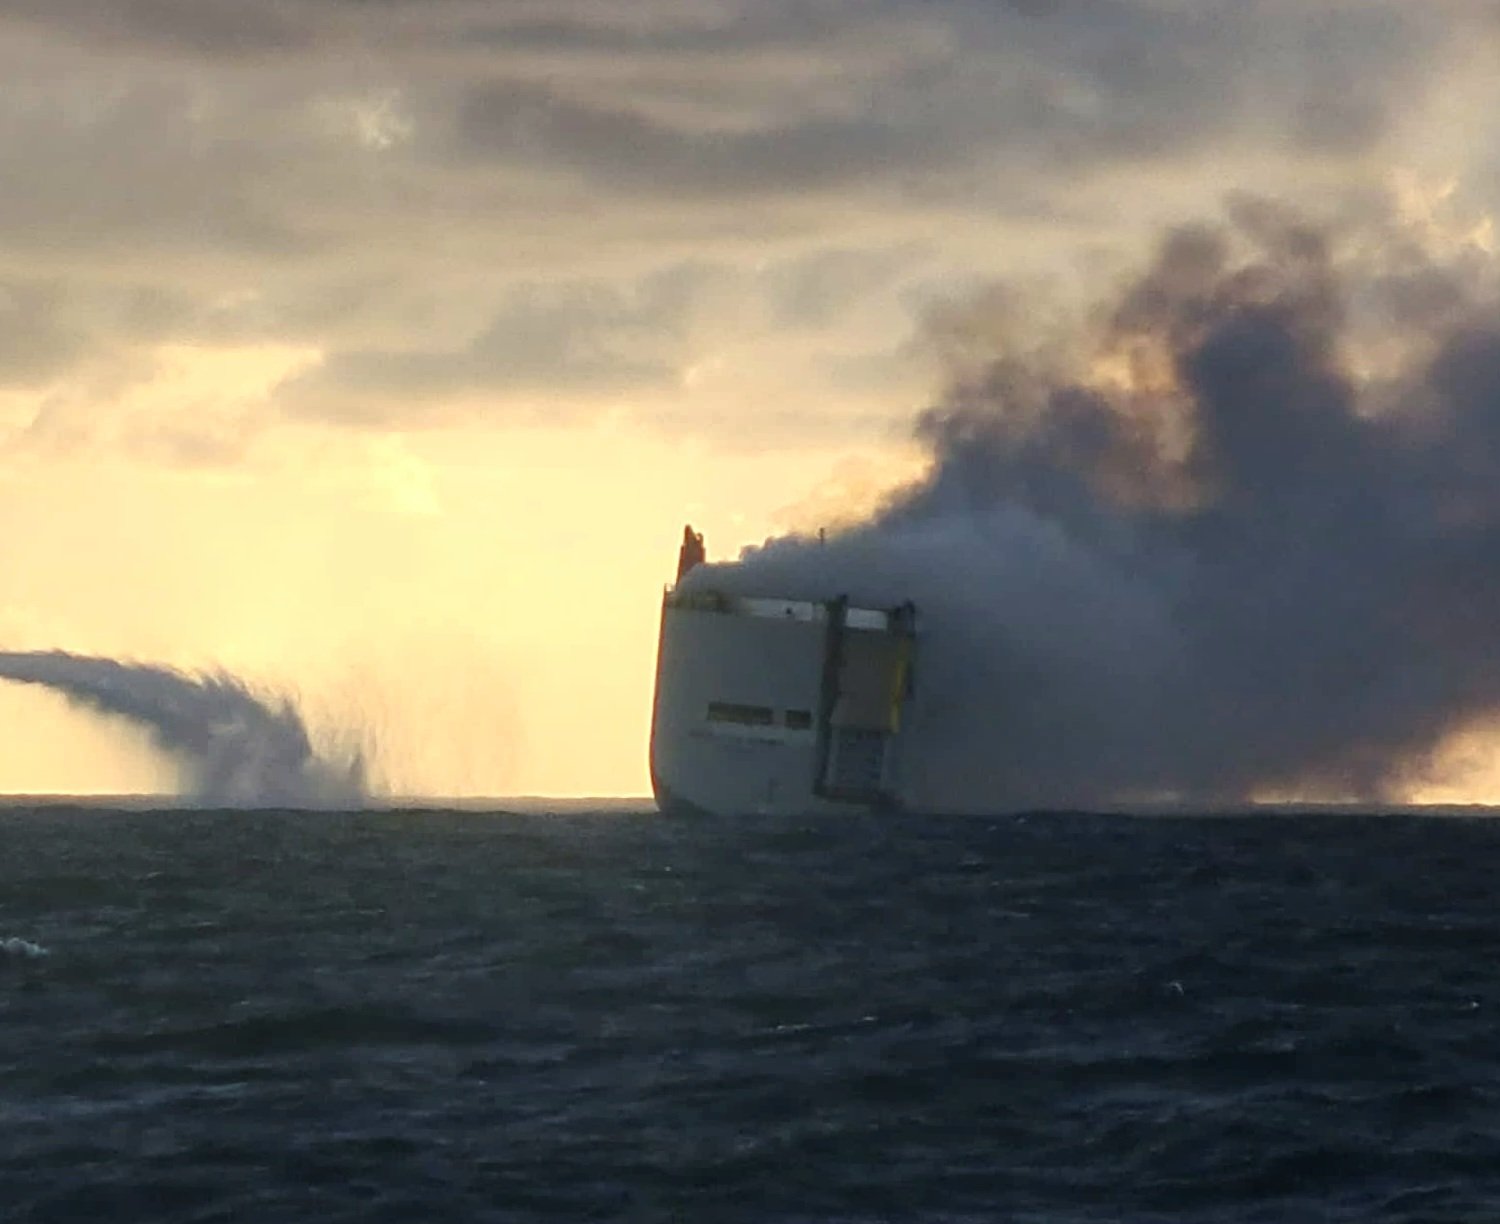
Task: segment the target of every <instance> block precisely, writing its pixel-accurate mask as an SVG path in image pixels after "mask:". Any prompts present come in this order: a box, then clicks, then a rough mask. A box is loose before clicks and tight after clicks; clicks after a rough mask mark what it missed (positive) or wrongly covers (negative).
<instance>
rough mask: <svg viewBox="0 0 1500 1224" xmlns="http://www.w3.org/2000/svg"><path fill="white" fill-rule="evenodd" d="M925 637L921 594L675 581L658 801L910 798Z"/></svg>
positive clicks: (661, 687)
mask: <svg viewBox="0 0 1500 1224" xmlns="http://www.w3.org/2000/svg"><path fill="white" fill-rule="evenodd" d="M687 538H688V539H689V540H691V539H692V538H693V537H692V534H691V532H689V533H688V536H687ZM698 545H699V547H700V548H701V540H699V542H698ZM698 559H701V551H700V552H699V553H698V555H697V557H695V558H692V559H691V561H690V562H689V563H688V565H687V566H686V568H689V569H690V568H692V565H693V564H695V563H696V561H697V560H698ZM915 633H916V616H915V611H914V609H913V608H912V606H911V605H910V604H905V605H902V606H901V607H899V608H891V609H885V610H881V609H873V608H855V607H850V606H849V604H848V602H847V601H846V600H843V599H834V600H829V601H826V602H811V601H806V600H792V599H768V598H747V597H744V596H736V595H730V594H726V593H723V592H720V591H715V590H713V589H711V588H708V587H704V586H702V585H699V586H696V587H695V588H694V589H690V590H686V591H684V590H681V589H669V590H668V591H667V592H666V594H665V595H664V597H663V599H662V610H661V641H660V646H659V649H658V653H657V664H656V697H655V704H654V706H653V710H652V720H651V782H652V786H653V788H654V790H655V792H656V799H657V803H658V805H659V806H660V807H661V808H662V810H663V811H666V812H707V813H712V814H715V815H750V814H759V813H812V812H820V811H848V810H851V809H854V810H858V809H860V808H871V807H896V806H899V804H900V801H901V776H900V774H901V771H900V751H899V749H900V741H901V729H902V716H903V713H904V711H905V707H906V704H907V701H908V698H909V696H910V694H911V663H912V653H913V647H914V645H915Z"/></svg>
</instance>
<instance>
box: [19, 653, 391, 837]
mask: <svg viewBox="0 0 1500 1224" xmlns="http://www.w3.org/2000/svg"><path fill="white" fill-rule="evenodd" d="M0 679H6V680H14V681H17V682H19V683H22V684H38V685H42V686H44V687H46V688H50V689H53V690H55V691H57V692H59V693H62V694H63V695H64V696H66V697H67V698H68V699H69V700H71V701H74V702H76V703H78V704H79V705H82V706H84V707H86V708H88V709H91V710H96V711H98V712H100V713H103V714H111V715H115V716H117V717H121V718H126V719H129V720H130V721H131V722H134V723H136V724H138V725H139V726H142V727H145V728H146V729H147V730H148V731H149V732H150V733H151V737H152V739H154V740H155V741H156V744H157V746H158V747H160V748H161V749H162V750H163V751H164V752H166V753H167V754H168V755H169V756H170V757H171V758H172V759H173V760H174V761H175V762H177V764H178V765H179V766H181V767H182V769H183V770H184V772H185V774H186V779H187V782H188V788H189V793H190V796H191V797H192V798H193V799H194V800H196V801H198V802H202V803H210V804H229V805H233V806H255V807H291V808H312V807H346V806H353V805H357V804H359V803H360V802H361V801H362V800H363V798H364V779H363V772H364V770H363V762H362V761H361V759H360V758H359V757H358V756H357V755H355V756H354V757H352V759H350V760H349V761H347V762H344V763H338V762H334V761H331V760H328V759H327V758H325V757H323V756H321V755H319V754H318V753H317V752H316V751H315V750H314V748H313V745H312V741H311V739H310V737H309V736H308V733H307V727H306V726H305V724H304V723H303V721H302V717H301V715H299V714H298V712H297V711H296V709H295V708H294V707H293V706H292V705H291V704H290V703H289V702H280V703H276V702H268V701H265V700H262V699H261V698H260V697H257V696H256V695H255V694H254V693H253V692H251V691H250V689H249V688H248V687H247V686H246V685H245V684H244V683H243V682H242V681H240V680H238V679H236V678H235V677H233V676H230V675H227V674H223V673H219V674H215V675H205V676H197V675H188V674H186V673H184V672H179V671H175V670H173V669H172V668H169V667H159V666H154V665H151V664H145V663H122V662H120V661H118V660H116V659H106V658H95V657H91V656H88V655H75V654H68V653H67V652H66V651H61V650H46V651H3V652H0Z"/></svg>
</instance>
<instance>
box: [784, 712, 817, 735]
mask: <svg viewBox="0 0 1500 1224" xmlns="http://www.w3.org/2000/svg"><path fill="white" fill-rule="evenodd" d="M786 725H787V726H788V727H791V728H792V729H793V730H795V731H806V730H807V729H808V728H809V727H811V726H812V711H811V710H788V711H787V712H786Z"/></svg>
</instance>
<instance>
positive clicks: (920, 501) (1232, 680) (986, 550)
mask: <svg viewBox="0 0 1500 1224" xmlns="http://www.w3.org/2000/svg"><path fill="white" fill-rule="evenodd" d="M1493 271H1494V270H1493V259H1492V257H1491V256H1490V255H1489V253H1488V250H1487V248H1485V247H1484V245H1483V244H1479V245H1475V244H1463V243H1460V244H1456V245H1454V246H1452V247H1451V248H1449V249H1447V250H1436V249H1434V248H1433V246H1432V245H1431V244H1425V245H1424V244H1423V243H1422V242H1419V241H1416V240H1415V239H1413V238H1412V237H1411V236H1410V235H1408V234H1405V233H1402V232H1400V229H1399V227H1398V226H1397V225H1396V223H1395V222H1394V221H1391V220H1389V219H1381V220H1379V221H1369V220H1367V221H1365V222H1363V223H1361V224H1360V225H1351V226H1344V227H1340V228H1330V227H1322V226H1316V225H1312V224H1309V223H1307V222H1305V221H1304V220H1302V219H1301V218H1298V217H1296V216H1293V215H1290V214H1289V213H1287V212H1286V211H1285V210H1283V209H1280V208H1278V207H1275V206H1273V205H1271V204H1268V203H1266V202H1264V201H1241V202H1238V203H1237V204H1235V205H1234V206H1233V208H1232V210H1231V213H1230V220H1229V222H1228V223H1226V224H1221V225H1200V226H1193V227H1187V228H1183V229H1181V230H1178V231H1174V232H1173V233H1171V234H1169V235H1168V236H1167V237H1166V239H1165V240H1164V241H1163V243H1162V245H1161V247H1160V250H1159V251H1158V253H1157V255H1156V257H1155V259H1154V260H1153V261H1152V262H1151V264H1150V265H1149V266H1148V267H1147V268H1146V269H1145V270H1144V272H1143V273H1141V274H1140V275H1139V276H1138V277H1136V278H1135V279H1134V280H1133V281H1131V282H1130V283H1128V284H1125V285H1123V286H1121V287H1120V288H1119V289H1118V291H1116V292H1114V293H1112V294H1109V295H1107V296H1106V298H1105V299H1104V300H1103V301H1102V302H1101V303H1100V305H1099V307H1098V308H1097V310H1096V311H1095V312H1094V313H1092V314H1088V315H1085V316H1084V317H1081V318H1080V319H1079V320H1078V322H1077V326H1076V328H1075V330H1074V332H1073V333H1072V334H1070V335H1065V336H1058V335H1048V336H1045V337H1037V336H1026V335H1024V334H1023V332H1022V331H1021V330H1019V329H1017V328H1016V327H1014V326H1013V325H1012V324H1013V323H1014V319H1011V320H1010V321H1007V320H1005V319H1003V318H1002V319H1000V320H999V321H998V322H997V321H995V319H993V318H992V319H989V320H986V319H980V320H977V321H973V320H971V326H970V327H969V329H968V331H967V332H966V333H965V334H964V335H963V336H962V337H961V339H962V340H963V344H962V345H961V346H956V348H955V357H954V360H953V365H952V368H953V373H952V378H951V382H950V384H949V385H948V387H947V388H946V390H945V391H944V393H943V394H942V395H941V396H940V398H939V399H938V400H937V402H936V403H935V404H934V405H933V406H932V407H931V408H929V409H928V410H927V411H926V412H925V413H924V414H923V415H922V417H921V418H920V420H919V423H918V426H917V432H918V436H919V438H921V439H922V440H923V441H924V442H925V443H926V445H927V446H928V447H929V449H930V452H931V454H932V456H933V464H932V468H931V471H930V473H929V475H928V476H927V477H926V478H924V479H923V480H922V481H920V482H919V483H918V484H916V485H914V486H913V487H910V488H908V489H906V490H903V491H902V492H901V493H900V494H898V495H897V496H895V497H894V498H893V499H892V501H891V502H890V503H889V504H888V505H887V506H886V507H885V508H884V509H883V510H882V511H881V512H880V513H879V514H878V515H876V516H875V518H874V519H873V520H872V521H870V522H868V523H865V524H863V525H860V526H858V527H856V528H854V529H852V530H849V531H846V532H843V533H840V534H838V535H836V536H833V537H831V538H829V540H828V541H827V543H826V545H821V546H820V545H819V543H818V542H817V541H815V540H808V539H802V538H787V539H781V540H774V541H769V542H768V543H767V544H766V546H764V547H763V548H760V549H756V550H751V551H749V552H748V553H747V554H746V555H745V556H743V557H742V558H741V560H740V561H739V563H737V564H733V565H720V566H705V567H700V570H698V571H695V572H694V573H693V574H692V575H690V577H689V579H688V580H687V581H688V582H689V583H690V584H692V585H711V586H718V587H720V588H724V589H729V590H731V591H738V592H742V593H763V594H777V595H781V594H785V595H800V596H802V597H809V598H828V597H832V596H835V595H838V594H848V595H849V596H850V597H851V598H853V599H854V600H856V601H857V602H860V603H864V604H866V605H874V606H889V605H894V604H896V603H898V602H901V601H903V600H906V599H911V600H913V601H914V602H915V603H916V605H917V608H918V616H919V633H920V642H919V657H918V663H917V670H916V693H917V705H916V717H915V720H914V722H913V724H912V725H911V728H910V736H909V741H910V742H909V751H908V752H907V759H908V760H910V761H911V762H912V766H913V768H912V771H911V774H910V776H911V782H912V789H913V792H914V793H913V796H912V798H913V801H914V802H917V803H922V804H924V805H930V806H934V807H944V808H988V809H996V808H1003V807H1015V806H1023V805H1048V806H1062V805H1084V804H1087V805H1107V804H1115V803H1122V802H1157V801H1163V800H1189V801H1204V802H1238V801H1241V800H1244V799H1247V798H1254V797H1257V796H1264V795H1267V794H1278V795H1289V794H1297V795H1301V796H1305V797H1315V798H1335V797H1336V798H1364V799H1371V798H1381V799H1384V798H1399V797H1402V796H1403V795H1405V794H1406V793H1408V788H1409V787H1411V786H1413V785H1415V784H1418V783H1421V782H1422V781H1424V780H1425V779H1426V776H1427V775H1426V771H1427V770H1428V769H1429V766H1430V763H1431V762H1432V761H1433V759H1434V756H1435V754H1436V753H1437V752H1438V751H1439V750H1440V748H1441V746H1442V745H1443V744H1444V743H1445V741H1446V740H1447V739H1448V738H1449V737H1450V736H1451V735H1452V734H1453V733H1455V732H1457V731H1459V730H1460V729H1463V728H1465V727H1468V726H1471V725H1474V724H1475V723H1476V722H1478V721H1480V720H1483V719H1486V718H1492V717H1494V716H1495V715H1497V714H1500V296H1497V294H1496V293H1495V291H1494V284H1493ZM990 300H991V301H993V300H995V296H994V295H991V298H990ZM995 313H996V314H1000V313H1003V312H995ZM1037 313H1038V314H1040V313H1041V312H1037ZM1024 314H1025V312H1024V311H1022V312H1020V315H1021V316H1024ZM987 326H988V327H990V328H991V330H989V331H988V332H987V331H986V327H987ZM976 337H977V338H978V339H976ZM981 341H982V342H981ZM958 348H961V349H962V350H963V351H962V352H961V353H959V352H957V349H958ZM960 358H961V359H960Z"/></svg>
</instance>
